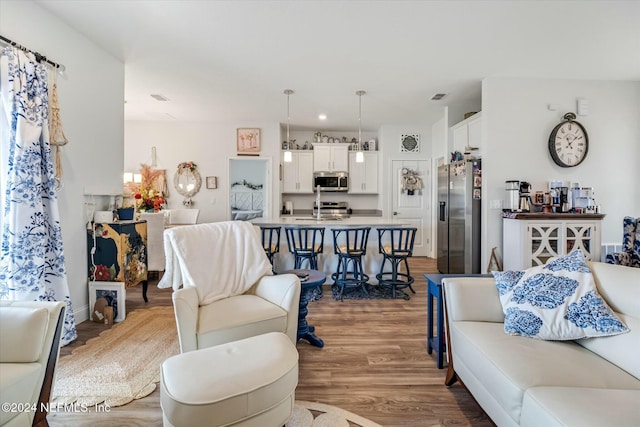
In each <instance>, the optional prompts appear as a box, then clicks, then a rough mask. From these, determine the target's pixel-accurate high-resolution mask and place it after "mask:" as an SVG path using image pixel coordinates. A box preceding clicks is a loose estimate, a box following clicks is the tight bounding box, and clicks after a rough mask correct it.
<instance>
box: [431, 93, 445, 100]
mask: <svg viewBox="0 0 640 427" xmlns="http://www.w3.org/2000/svg"><path fill="white" fill-rule="evenodd" d="M445 96H447V94H446V93H436V94H435V95H433V96H432V97H431V100H432V101H440V100H441V99H442V98H444V97H445Z"/></svg>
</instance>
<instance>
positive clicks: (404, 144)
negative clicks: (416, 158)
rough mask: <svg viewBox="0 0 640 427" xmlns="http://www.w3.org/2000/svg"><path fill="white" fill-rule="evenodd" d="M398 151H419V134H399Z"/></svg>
mask: <svg viewBox="0 0 640 427" xmlns="http://www.w3.org/2000/svg"><path fill="white" fill-rule="evenodd" d="M400 151H401V152H405V153H419V152H420V135H418V134H410V135H400Z"/></svg>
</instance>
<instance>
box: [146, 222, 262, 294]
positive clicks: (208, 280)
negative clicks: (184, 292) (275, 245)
mask: <svg viewBox="0 0 640 427" xmlns="http://www.w3.org/2000/svg"><path fill="white" fill-rule="evenodd" d="M164 252H165V257H166V267H165V271H164V275H163V276H162V280H161V281H160V283H158V287H159V288H169V287H173V289H174V290H176V289H178V288H179V287H180V285H182V286H184V287H193V288H196V291H197V292H198V300H199V303H200V305H206V304H210V303H212V302H213V301H216V300H219V299H223V298H227V297H230V296H234V295H240V294H243V293H244V292H246V291H247V290H248V289H249V288H251V286H253V285H254V284H255V283H256V282H257V281H258V280H259V279H260V278H261V277H262V276H265V275H270V274H272V272H271V264H270V263H269V259H268V258H267V256H266V255H265V253H264V249H263V248H262V244H261V243H260V236H259V233H258V231H257V230H256V228H255V227H254V226H253V224H251V223H248V222H244V221H226V222H214V223H206V224H196V225H187V226H182V227H173V228H169V229H167V230H165V231H164Z"/></svg>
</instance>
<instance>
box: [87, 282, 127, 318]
mask: <svg viewBox="0 0 640 427" xmlns="http://www.w3.org/2000/svg"><path fill="white" fill-rule="evenodd" d="M126 292H127V291H126V290H125V288H124V282H89V308H90V310H91V316H89V317H90V318H91V320H93V321H96V322H101V321H103V319H102V318H101V317H102V316H104V312H103V308H104V306H105V305H106V306H109V307H111V308H112V309H113V321H114V322H122V321H123V320H124V318H125V316H126V308H125V301H126V298H127V294H126ZM96 302H99V304H97V305H96Z"/></svg>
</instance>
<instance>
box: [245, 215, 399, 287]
mask: <svg viewBox="0 0 640 427" xmlns="http://www.w3.org/2000/svg"><path fill="white" fill-rule="evenodd" d="M251 222H252V223H253V224H255V225H256V226H260V225H271V226H274V225H275V226H278V225H279V226H281V227H282V230H281V232H280V252H279V253H278V254H276V256H275V257H274V266H275V270H276V272H278V271H285V270H290V269H292V268H293V264H294V263H293V255H292V254H290V253H289V249H288V247H287V236H286V233H285V231H284V228H285V227H293V226H314V227H325V231H324V249H323V253H322V254H321V255H320V256H319V257H318V269H319V270H321V271H323V272H324V273H325V274H326V275H327V283H333V280H332V279H331V274H332V273H334V272H335V271H336V266H337V265H338V256H337V255H336V254H334V252H333V232H332V231H331V230H332V229H333V228H345V227H371V231H370V232H369V240H368V242H367V254H366V255H365V256H364V258H363V267H364V272H365V274H367V275H368V276H369V283H371V284H377V283H378V281H377V280H376V278H375V277H376V274H378V273H379V272H380V265H381V263H382V255H381V254H380V253H379V250H378V230H377V229H378V228H381V227H405V226H408V224H404V223H402V221H400V220H397V221H396V220H392V219H389V218H383V217H379V216H375V217H373V216H351V217H349V218H341V219H320V220H318V219H317V218H312V217H311V215H306V216H288V215H287V216H281V217H279V218H275V219H266V218H256V219H253V220H251ZM303 267H304V268H306V264H305V266H303Z"/></svg>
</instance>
